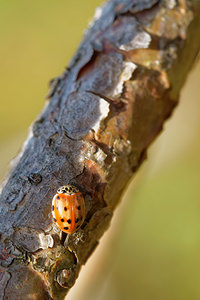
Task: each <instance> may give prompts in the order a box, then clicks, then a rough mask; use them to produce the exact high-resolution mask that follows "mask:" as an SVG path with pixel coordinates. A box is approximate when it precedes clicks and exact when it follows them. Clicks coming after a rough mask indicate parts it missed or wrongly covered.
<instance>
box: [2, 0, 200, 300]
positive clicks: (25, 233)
mask: <svg viewBox="0 0 200 300" xmlns="http://www.w3.org/2000/svg"><path fill="white" fill-rule="evenodd" d="M199 46H200V1H198V0H196V1H195V0H194V1H192V0H187V1H184V0H179V1H175V0H171V1H164V0H163V1H159V0H149V1H148V0H142V1H136V0H110V1H109V2H108V3H106V4H105V5H104V6H103V7H101V8H99V9H98V11H97V13H96V15H95V18H94V21H93V24H91V25H90V27H89V29H88V31H87V32H86V34H85V37H84V40H83V42H82V43H81V45H80V48H79V49H78V51H77V53H76V55H75V57H74V58H73V60H72V61H71V63H70V65H69V67H68V68H67V69H66V71H65V72H64V74H63V75H62V76H60V77H59V78H56V79H55V80H53V81H52V82H51V85H50V91H49V94H48V98H49V102H48V104H47V105H46V106H45V109H44V110H43V112H42V113H41V115H40V116H39V118H38V119H37V120H36V122H35V123H34V125H33V127H32V130H31V132H30V135H29V138H28V140H27V141H26V143H25V145H24V148H23V149H22V151H21V153H20V155H19V157H18V159H17V160H16V162H15V166H14V167H13V169H12V171H11V173H10V175H9V178H8V179H7V180H6V182H5V183H4V184H3V185H2V193H1V198H0V200H1V201H0V211H1V219H0V238H1V244H0V266H1V267H0V285H1V288H0V299H25V300H26V299H63V298H64V296H65V295H66V293H67V291H68V290H69V289H70V288H71V287H72V286H73V284H74V283H75V280H76V278H77V277H78V274H79V271H80V269H81V266H82V265H83V264H85V263H86V261H87V259H88V257H89V256H90V255H91V253H92V252H93V251H94V249H95V248H96V247H97V245H98V241H99V239H100V238H101V236H102V235H103V233H104V232H105V230H106V229H107V228H108V227H109V224H110V221H111V218H112V214H113V211H114V209H115V207H116V205H117V203H118V202H119V200H120V196H121V194H122V192H123V191H124V189H125V188H126V186H127V183H128V181H129V179H130V178H131V177H132V175H133V174H134V173H135V172H136V170H137V169H138V168H139V166H140V165H141V163H142V162H143V160H144V159H145V158H146V151H147V148H148V146H149V145H150V143H151V142H152V141H153V140H154V139H155V137H156V136H157V135H158V134H159V132H160V131H161V130H162V127H163V123H164V121H165V120H166V119H167V118H168V117H169V116H170V115H171V113H172V111H173V109H174V107H175V106H176V105H177V103H178V98H179V93H180V89H181V87H182V86H183V84H184V81H185V79H186V76H187V73H188V71H189V70H190V68H191V67H192V64H193V62H194V60H195V58H196V56H197V54H198V51H199ZM67 183H73V184H75V185H77V186H79V187H80V188H81V189H82V191H83V194H84V197H85V204H86V212H87V214H86V219H85V222H84V224H83V225H82V226H81V229H80V230H78V231H77V232H75V233H74V234H71V235H68V236H67V237H66V235H64V234H63V236H62V238H60V232H59V229H58V228H57V227H56V226H55V224H53V221H52V218H51V201H52V197H53V195H54V194H55V192H56V190H57V188H58V187H59V186H60V185H64V184H67Z"/></svg>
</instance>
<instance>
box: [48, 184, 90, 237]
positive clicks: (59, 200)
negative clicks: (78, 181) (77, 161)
mask: <svg viewBox="0 0 200 300" xmlns="http://www.w3.org/2000/svg"><path fill="white" fill-rule="evenodd" d="M52 216H53V220H54V222H55V223H56V225H57V226H58V228H59V229H61V230H62V231H64V232H66V233H69V234H71V233H73V232H75V231H77V230H78V229H79V228H80V227H81V225H82V224H83V222H84V219H85V201H84V198H83V195H82V194H81V192H80V191H79V190H78V189H77V187H75V186H73V185H64V186H61V187H60V188H59V189H58V190H57V193H56V194H55V196H54V197H53V200H52Z"/></svg>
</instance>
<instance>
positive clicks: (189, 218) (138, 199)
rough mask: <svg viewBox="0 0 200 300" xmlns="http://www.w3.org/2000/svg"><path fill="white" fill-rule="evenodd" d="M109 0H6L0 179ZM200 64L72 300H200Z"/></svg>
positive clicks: (0, 15)
mask: <svg viewBox="0 0 200 300" xmlns="http://www.w3.org/2000/svg"><path fill="white" fill-rule="evenodd" d="M101 2H102V1H97V0H87V1H86V0H85V1H80V0H76V1H75V0H74V1H67V0H66V1H64V0H60V1H47V0H43V1H39V0H36V1H34V2H33V1H32V2H31V1H27V0H26V1H25V0H24V1H22V0H18V1H14V0H6V1H5V0H4V1H3V0H0V45H1V46H0V67H1V68H0V91H1V108H0V166H1V167H0V178H1V180H3V176H4V175H5V173H6V171H7V169H8V165H9V161H10V160H11V159H12V158H13V157H14V156H15V155H16V154H17V152H18V151H19V149H20V147H21V145H22V143H23V141H24V140H25V138H26V135H27V132H28V131H27V128H28V127H29V126H30V124H31V123H32V122H33V120H34V119H35V118H36V116H37V114H38V113H39V112H40V110H41V109H42V108H43V106H44V103H45V101H44V97H45V95H46V94H47V83H48V81H49V80H50V79H51V78H53V77H56V76H57V75H59V74H61V73H62V72H63V70H64V68H65V66H66V65H67V63H68V62H69V60H70V58H71V57H72V55H73V54H74V52H75V50H76V48H77V47H78V44H79V42H80V40H81V38H82V34H83V31H84V29H85V28H86V26H87V24H88V22H89V21H90V19H91V18H92V16H93V13H94V10H95V7H96V6H98V5H100V4H101ZM199 78H200V65H196V66H195V68H194V69H193V71H192V72H191V73H190V76H189V77H188V80H187V82H186V85H185V87H184V89H183V90H182V94H181V100H180V104H179V106H178V107H177V109H176V111H175V112H174V114H173V116H172V117H171V119H170V120H169V121H168V122H167V123H166V125H165V128H164V131H163V132H162V134H161V135H160V137H159V138H158V139H157V140H156V142H154V144H153V145H152V146H151V149H150V151H149V152H148V159H147V161H146V162H145V163H144V164H143V166H142V167H141V169H140V171H139V172H138V174H137V176H136V177H135V178H134V181H133V182H132V183H131V184H130V186H129V189H128V191H127V193H126V195H125V196H124V199H123V201H122V203H121V205H120V206H119V207H118V209H117V212H116V214H115V216H114V219H113V222H112V225H111V227H110V229H109V231H108V232H107V233H106V234H105V235H104V237H103V239H102V240H101V243H100V246H99V247H98V249H97V250H96V251H95V253H94V254H93V256H92V257H91V258H90V259H89V261H88V263H87V264H86V267H83V269H82V272H81V274H80V277H79V279H78V280H77V283H76V285H75V286H74V288H72V290H71V291H70V293H69V295H68V296H67V299H69V300H78V299H82V300H86V299H87V300H93V299H95V300H108V299H109V300H121V299H124V300H125V299H127V300H129V299H130V300H132V299H133V300H199V299H200V255H199V253H200V218H199V216H200V179H199V174H200V157H199V153H200V139H199V128H200V118H199V116H200V103H199V95H200V85H199Z"/></svg>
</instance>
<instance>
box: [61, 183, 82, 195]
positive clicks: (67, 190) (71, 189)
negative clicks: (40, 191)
mask: <svg viewBox="0 0 200 300" xmlns="http://www.w3.org/2000/svg"><path fill="white" fill-rule="evenodd" d="M78 192H79V190H78V189H77V187H75V186H74V185H70V184H68V185H63V186H61V187H59V189H58V190H57V193H58V194H68V195H73V194H76V193H78Z"/></svg>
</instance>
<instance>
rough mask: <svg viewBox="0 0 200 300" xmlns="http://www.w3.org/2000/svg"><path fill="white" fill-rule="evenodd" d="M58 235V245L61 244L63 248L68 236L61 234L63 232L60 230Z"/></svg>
mask: <svg viewBox="0 0 200 300" xmlns="http://www.w3.org/2000/svg"><path fill="white" fill-rule="evenodd" d="M59 235H60V243H61V245H63V246H64V244H65V240H66V239H67V237H68V234H67V233H66V232H63V231H61V230H60V234H59Z"/></svg>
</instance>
